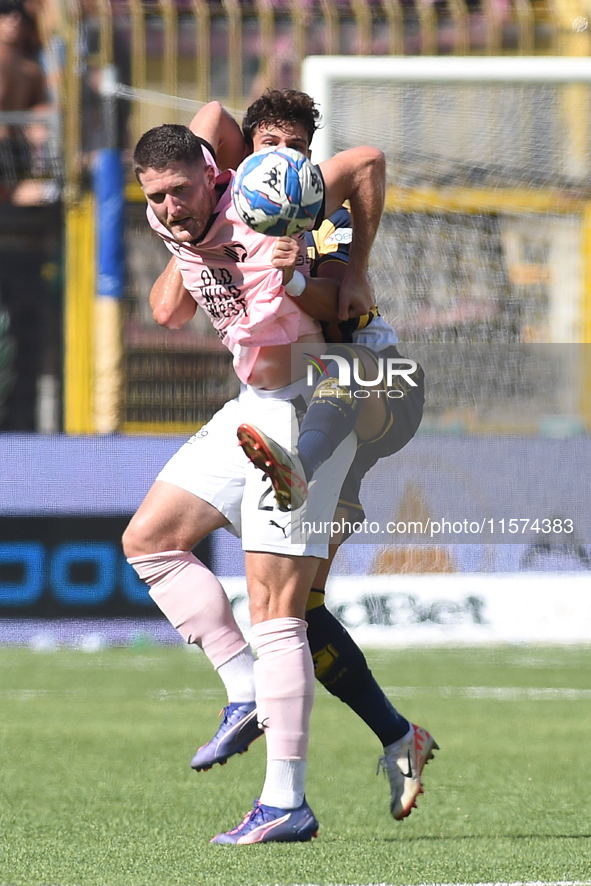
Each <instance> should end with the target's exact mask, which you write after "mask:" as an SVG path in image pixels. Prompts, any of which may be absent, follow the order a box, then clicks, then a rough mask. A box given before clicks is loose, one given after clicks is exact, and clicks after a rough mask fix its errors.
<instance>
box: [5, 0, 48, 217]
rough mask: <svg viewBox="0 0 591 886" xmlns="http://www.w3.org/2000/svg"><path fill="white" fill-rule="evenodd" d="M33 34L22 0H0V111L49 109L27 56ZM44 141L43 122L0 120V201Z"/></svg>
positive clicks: (39, 75)
mask: <svg viewBox="0 0 591 886" xmlns="http://www.w3.org/2000/svg"><path fill="white" fill-rule="evenodd" d="M34 31H35V22H34V20H33V19H32V18H31V17H30V15H29V14H28V12H27V11H26V9H25V7H24V5H23V3H22V0H0V112H5V111H41V112H42V111H46V110H48V109H49V105H48V104H47V97H46V83H45V76H44V74H43V71H42V69H41V66H40V64H39V63H38V61H37V60H36V59H35V58H33V57H32V54H31V34H32V33H34ZM46 139H47V127H46V125H45V124H44V123H30V124H27V126H16V125H9V124H3V123H2V121H1V118H0V199H3V200H13V198H14V197H15V196H16V189H17V186H18V184H19V182H23V180H25V179H27V178H29V177H30V176H31V173H32V171H33V170H34V166H35V156H36V155H37V154H38V152H39V149H40V147H41V146H42V145H43V143H44V142H45V140H46ZM39 185H41V187H42V183H39ZM14 202H27V203H35V202H41V201H40V200H39V199H29V200H26V201H22V200H19V199H15V200H14Z"/></svg>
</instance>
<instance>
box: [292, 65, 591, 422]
mask: <svg viewBox="0 0 591 886" xmlns="http://www.w3.org/2000/svg"><path fill="white" fill-rule="evenodd" d="M345 81H349V82H355V81H358V82H363V81H365V82H376V81H384V82H385V81H388V82H393V83H408V84H433V85H441V84H453V83H457V84H462V83H465V84H472V83H480V84H486V83H490V84H499V83H501V84H502V83H507V84H523V85H527V84H543V83H546V84H556V85H576V84H583V85H587V86H590V87H591V58H590V57H582V56H581V57H558V56H515V57H506V56H485V57H467V56H463V57H461V56H397V57H395V56H354V57H351V56H308V57H307V58H306V59H305V60H304V63H303V67H302V89H303V90H304V91H305V92H307V93H308V94H309V95H311V96H312V98H313V99H314V101H315V102H316V103H317V105H318V109H319V111H320V114H321V118H322V119H323V120H325V121H327V120H330V119H331V115H332V103H331V86H332V84H333V83H339V82H345ZM331 137H332V130H331V127H330V126H327V125H325V126H321V127H320V128H319V129H318V130H317V132H316V133H315V135H314V146H313V151H312V158H313V160H314V162H315V163H321V162H322V161H323V160H326V159H328V158H329V157H331V156H332V155H333V154H334V152H335V151H334V147H333V145H332V140H331ZM376 147H380V146H379V144H378V145H376ZM446 210H447V211H450V212H458V211H459V212H465V213H470V212H474V213H477V212H482V211H484V212H490V213H497V212H498V213H517V214H520V213H523V212H528V213H533V214H543V213H551V214H555V215H558V216H561V215H567V214H568V215H576V216H578V217H579V220H580V229H581V241H580V242H581V246H580V256H581V269H580V273H581V287H580V299H579V304H578V309H577V313H578V328H579V335H578V341H579V342H580V343H591V200H589V201H585V200H574V199H573V198H571V197H569V196H568V195H564V194H560V193H559V192H558V191H557V190H552V189H549V188H548V189H546V188H542V189H540V190H537V191H528V190H526V189H525V188H503V189H500V190H498V191H493V190H489V189H478V188H474V189H473V188H470V187H450V188H446V189H440V188H436V187H432V188H431V187H418V188H410V189H409V188H399V187H397V186H396V185H389V186H388V190H387V194H386V211H389V212H413V211H415V212H429V211H446ZM590 421H591V419H590Z"/></svg>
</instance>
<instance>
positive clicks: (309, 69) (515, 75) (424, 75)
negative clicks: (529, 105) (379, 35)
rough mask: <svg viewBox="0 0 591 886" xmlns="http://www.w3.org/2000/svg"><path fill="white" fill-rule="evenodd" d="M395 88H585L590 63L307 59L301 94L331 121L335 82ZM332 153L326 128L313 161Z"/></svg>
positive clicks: (585, 59)
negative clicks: (547, 85) (548, 85)
mask: <svg viewBox="0 0 591 886" xmlns="http://www.w3.org/2000/svg"><path fill="white" fill-rule="evenodd" d="M386 80H387V81H390V82H393V81H398V82H400V83H409V84H411V83H417V84H418V83H434V84H445V83H462V82H464V83H522V84H524V85H525V84H535V83H557V84H558V83H561V84H568V83H591V58H589V57H585V56H580V57H572V58H568V57H566V58H561V57H558V56H531V57H529V56H515V57H505V56H503V57H502V58H499V57H495V56H483V57H468V56H404V57H400V56H398V57H393V56H384V57H376V56H353V57H352V56H308V58H306V59H304V64H303V68H302V89H303V90H304V92H307V93H308V94H309V95H311V96H312V98H313V99H314V100H315V101H316V103H317V104H318V106H319V109H320V112H321V114H322V118H323V120H324V121H325V122H326V121H329V120H330V119H331V115H332V96H331V87H332V84H334V83H338V82H339V81H348V82H352V81H356V82H362V81H366V82H378V81H386ZM333 153H334V150H333V148H332V145H331V138H330V127H329V126H328V125H325V126H323V127H321V128H320V129H319V130H318V131H317V132H316V134H315V136H314V148H313V159H314V162H315V163H321V162H322V161H323V160H326V159H328V157H330V156H331V154H333Z"/></svg>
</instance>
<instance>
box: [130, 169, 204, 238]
mask: <svg viewBox="0 0 591 886" xmlns="http://www.w3.org/2000/svg"><path fill="white" fill-rule="evenodd" d="M139 178H140V184H141V186H142V189H143V191H144V194H145V195H146V199H147V201H148V204H149V206H151V207H152V209H153V211H154V215H155V216H156V218H157V219H158V221H159V222H161V223H162V224H163V225H164V227H165V228H167V229H168V230H169V231H170V233H171V234H172V236H173V238H174V239H175V240H176V242H177V243H192V242H193V241H194V240H196V239H197V238H198V237H200V236H201V234H202V233H203V231H204V230H205V226H206V224H207V222H208V221H209V218H210V216H211V213H212V212H213V209H214V206H215V204H216V195H215V171H214V169H213V167H211V166H206V165H201V166H193V165H189V164H188V163H172V164H171V165H170V166H169V167H168V168H167V169H164V170H157V169H147V170H146V171H145V172H142V173H140V176H139Z"/></svg>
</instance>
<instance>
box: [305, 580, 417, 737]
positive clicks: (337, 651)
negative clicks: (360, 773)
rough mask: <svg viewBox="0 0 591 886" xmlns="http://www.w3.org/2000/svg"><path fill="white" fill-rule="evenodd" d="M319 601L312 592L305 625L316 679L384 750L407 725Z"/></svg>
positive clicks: (318, 594) (358, 651) (319, 593)
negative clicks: (372, 734) (367, 729)
mask: <svg viewBox="0 0 591 886" xmlns="http://www.w3.org/2000/svg"><path fill="white" fill-rule="evenodd" d="M323 600H324V592H323V591H318V590H316V589H315V588H312V590H311V592H310V597H309V601H308V606H309V607H310V608H308V609H307V610H306V621H307V622H308V642H309V644H310V650H311V652H312V658H313V660H314V674H315V676H316V678H317V679H318V680H319V681H320V683H322V685H323V686H324V687H325V688H326V689H327V690H328V691H329V692H330V693H331V695H334V696H336V697H337V698H340V700H341V701H342V702H344V703H345V704H346V705H348V706H349V707H350V708H351V709H352V710H353V711H355V713H356V714H357V715H358V716H359V717H361V719H362V720H363V721H364V722H365V723H367V725H368V726H369V728H370V729H371V730H372V731H373V732H374V733H375V734H376V735H377V737H378V738H379V740H380V741H381V743H382V744H383V745H384V747H385V746H386V745H389V744H392V743H393V742H395V741H398V740H399V739H401V738H404V736H405V735H406V734H407V733H408V731H409V729H410V723H409V722H408V720H406V719H405V718H404V717H403V716H402V714H400V713H399V712H398V711H397V710H396V708H395V707H394V705H393V704H392V702H391V701H390V699H389V698H388V697H387V696H386V695H385V694H384V692H383V691H382V689H381V688H380V686H379V684H378V683H377V682H376V680H375V678H374V676H373V674H372V673H371V671H370V669H369V667H368V665H367V661H366V659H365V656H364V654H363V652H362V651H361V649H360V648H359V646H357V644H356V643H355V642H354V640H353V638H352V637H351V636H350V634H349V633H348V632H347V631H346V630H345V628H344V627H343V626H342V625H341V623H340V622H339V621H338V620H337V619H336V618H335V616H334V615H333V614H332V613H331V612H329V610H328V609H327V608H326V607H325V606H324V604H323V602H322V601H323Z"/></svg>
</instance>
